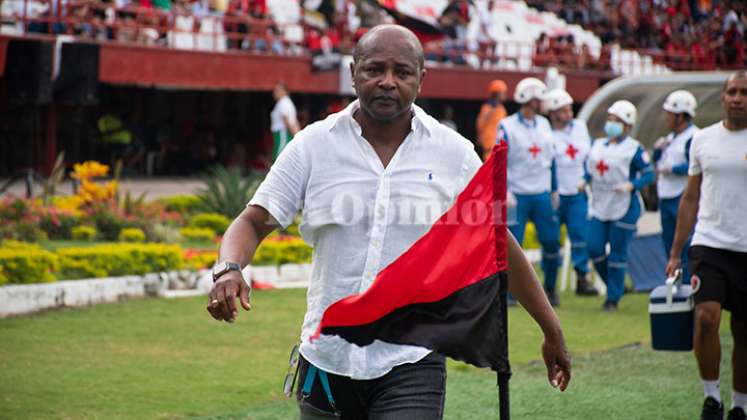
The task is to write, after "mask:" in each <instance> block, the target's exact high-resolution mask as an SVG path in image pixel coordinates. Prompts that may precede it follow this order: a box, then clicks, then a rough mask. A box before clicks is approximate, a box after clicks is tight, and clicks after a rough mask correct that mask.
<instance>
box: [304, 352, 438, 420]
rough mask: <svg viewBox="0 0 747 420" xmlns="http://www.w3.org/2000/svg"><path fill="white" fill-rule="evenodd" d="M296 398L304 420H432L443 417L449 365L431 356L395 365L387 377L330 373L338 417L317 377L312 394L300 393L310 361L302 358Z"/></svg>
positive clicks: (433, 354) (434, 354)
mask: <svg viewBox="0 0 747 420" xmlns="http://www.w3.org/2000/svg"><path fill="white" fill-rule="evenodd" d="M300 363H301V365H300V370H299V372H298V388H297V390H296V399H297V400H298V406H299V409H300V412H301V416H300V418H301V420H313V419H329V418H342V419H355V420H359V419H360V420H397V419H407V420H433V419H441V418H442V417H443V411H444V410H443V409H444V398H445V397H446V364H445V361H444V358H443V356H441V355H438V354H436V353H431V354H429V355H428V356H426V357H425V358H423V359H422V360H420V361H418V362H416V363H407V364H404V365H400V366H396V367H395V368H394V369H392V370H391V371H390V372H389V373H387V374H386V375H384V376H382V377H380V378H376V379H370V380H354V379H350V378H349V377H346V376H338V375H332V374H328V376H329V384H330V389H331V391H332V397H333V398H334V401H335V405H336V408H337V410H338V412H339V417H338V416H337V415H335V412H334V410H333V409H332V407H331V405H330V403H329V401H328V399H327V394H326V393H325V392H324V389H323V387H322V384H321V381H320V380H319V378H318V377H317V378H316V380H315V381H314V385H313V387H312V388H311V393H310V394H309V396H308V397H306V398H304V397H303V395H302V393H301V390H302V387H303V383H304V381H305V379H306V372H307V371H308V368H309V362H307V361H306V360H305V359H303V358H301V361H300Z"/></svg>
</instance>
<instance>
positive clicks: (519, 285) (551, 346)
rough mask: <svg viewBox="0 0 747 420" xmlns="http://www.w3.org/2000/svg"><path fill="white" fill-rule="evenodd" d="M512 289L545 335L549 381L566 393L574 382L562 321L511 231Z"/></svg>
mask: <svg viewBox="0 0 747 420" xmlns="http://www.w3.org/2000/svg"><path fill="white" fill-rule="evenodd" d="M508 290H509V292H511V294H512V295H513V296H514V297H515V298H516V299H517V300H518V301H519V303H521V306H523V307H524V309H526V310H527V312H529V315H531V316H532V318H534V320H535V322H537V324H538V325H539V326H540V328H541V329H542V333H543V334H544V335H545V341H544V343H542V357H543V358H544V360H545V365H546V366H547V379H548V380H549V381H550V384H552V386H555V387H558V388H559V389H560V390H561V391H565V389H566V387H568V383H569V382H570V381H571V361H570V358H569V357H568V350H567V349H566V347H565V338H563V329H562V327H561V326H560V320H558V317H557V316H556V315H555V311H553V309H552V307H551V306H550V302H549V301H548V300H547V296H545V293H544V292H543V291H542V288H541V287H540V282H539V280H538V279H537V275H536V274H535V272H534V268H532V265H531V264H530V263H529V260H527V258H526V255H524V251H523V250H522V249H521V247H520V246H519V244H518V242H516V239H515V238H514V236H513V235H512V234H511V232H508Z"/></svg>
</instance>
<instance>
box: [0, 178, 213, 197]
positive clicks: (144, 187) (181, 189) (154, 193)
mask: <svg viewBox="0 0 747 420" xmlns="http://www.w3.org/2000/svg"><path fill="white" fill-rule="evenodd" d="M6 181H7V179H0V186H2V185H5V182H6ZM202 185H203V183H202V181H200V180H199V179H197V178H132V179H123V180H121V181H120V188H121V189H122V191H127V190H129V191H130V193H131V194H133V195H136V196H137V195H139V194H141V193H142V192H143V191H145V192H147V195H146V198H148V199H153V198H159V197H168V196H170V195H181V194H194V193H196V192H197V191H198V190H199V189H200V188H201V187H202ZM72 192H73V187H72V184H71V183H70V182H69V181H67V182H64V183H63V184H62V185H60V186H59V187H58V189H57V194H63V195H64V194H72ZM8 193H9V194H13V195H16V196H18V197H25V196H26V184H25V183H24V182H22V181H18V182H15V183H14V184H13V185H11V187H10V188H9V189H8V191H6V194H8ZM40 193H41V186H40V185H34V194H40Z"/></svg>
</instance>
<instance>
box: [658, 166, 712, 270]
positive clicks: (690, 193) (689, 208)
mask: <svg viewBox="0 0 747 420" xmlns="http://www.w3.org/2000/svg"><path fill="white" fill-rule="evenodd" d="M702 181H703V175H702V174H698V175H690V176H689V177H688V178H687V186H686V187H685V192H684V193H682V198H681V199H680V207H679V210H677V227H676V228H675V230H674V241H672V249H671V251H670V252H669V262H668V263H667V268H666V270H667V276H670V277H671V276H673V275H674V272H675V271H677V269H678V268H680V266H681V265H682V261H681V258H680V255H682V247H684V246H685V242H687V238H689V237H690V232H692V231H693V227H695V220H696V218H697V216H698V203H699V201H700V183H701V182H702Z"/></svg>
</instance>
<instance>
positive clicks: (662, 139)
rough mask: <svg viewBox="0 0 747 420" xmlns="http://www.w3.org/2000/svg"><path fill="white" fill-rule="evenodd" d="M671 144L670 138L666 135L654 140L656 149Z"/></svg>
mask: <svg viewBox="0 0 747 420" xmlns="http://www.w3.org/2000/svg"><path fill="white" fill-rule="evenodd" d="M668 145H669V140H667V138H666V137H659V138H658V139H656V141H655V142H654V149H664V148H665V147H667V146H668Z"/></svg>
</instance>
